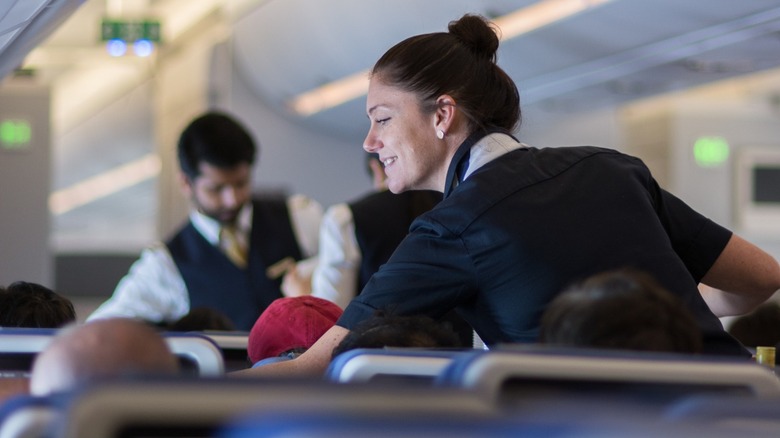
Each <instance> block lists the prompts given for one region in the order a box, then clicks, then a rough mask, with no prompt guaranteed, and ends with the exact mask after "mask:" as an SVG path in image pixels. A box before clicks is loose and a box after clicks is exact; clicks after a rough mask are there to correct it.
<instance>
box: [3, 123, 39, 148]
mask: <svg viewBox="0 0 780 438" xmlns="http://www.w3.org/2000/svg"><path fill="white" fill-rule="evenodd" d="M31 138H32V130H31V129H30V123H29V122H28V121H27V120H22V119H7V120H3V121H2V122H0V147H2V148H3V149H5V150H22V149H27V148H28V147H29V146H30V139H31Z"/></svg>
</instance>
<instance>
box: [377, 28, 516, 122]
mask: <svg viewBox="0 0 780 438" xmlns="http://www.w3.org/2000/svg"><path fill="white" fill-rule="evenodd" d="M448 30H449V32H437V33H429V34H423V35H417V36H413V37H411V38H407V39H406V40H404V41H401V42H400V43H398V44H396V45H395V46H393V47H392V48H390V50H388V51H387V52H385V54H384V55H382V57H381V58H380V59H379V61H377V63H376V64H375V65H374V68H373V69H372V70H371V76H372V77H376V76H379V77H380V78H381V81H382V82H383V83H386V84H388V85H394V86H398V87H400V88H402V89H404V90H406V91H410V92H413V93H416V94H417V95H418V96H419V98H420V102H421V104H422V109H423V111H425V112H431V111H434V110H435V109H436V107H435V99H436V98H437V97H439V96H441V95H442V94H449V95H450V96H452V97H453V98H454V99H455V101H456V105H457V106H458V108H459V109H460V110H461V112H462V113H463V114H464V115H465V116H466V117H467V118H468V119H469V121H470V124H471V128H472V129H474V130H484V129H486V128H502V129H505V130H507V131H512V130H514V129H515V128H516V127H517V126H518V125H519V124H520V118H521V114H520V95H519V93H518V91H517V86H516V85H515V83H514V81H512V79H511V78H510V77H509V76H508V75H507V74H506V72H504V70H502V69H501V68H500V67H499V66H498V65H497V64H496V59H497V57H496V51H497V50H498V35H497V34H496V31H495V30H494V29H493V27H492V26H491V24H490V23H489V22H488V21H487V20H486V19H485V18H483V17H481V16H478V15H471V14H466V15H464V16H463V17H462V18H460V19H459V20H457V21H452V22H450V23H449V26H448Z"/></svg>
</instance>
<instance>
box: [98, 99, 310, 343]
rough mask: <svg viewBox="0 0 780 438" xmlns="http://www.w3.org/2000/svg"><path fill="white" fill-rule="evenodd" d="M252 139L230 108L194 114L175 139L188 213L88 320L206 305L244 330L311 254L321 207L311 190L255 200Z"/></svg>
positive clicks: (156, 318)
mask: <svg viewBox="0 0 780 438" xmlns="http://www.w3.org/2000/svg"><path fill="white" fill-rule="evenodd" d="M256 153H257V148H256V146H255V142H254V140H253V139H252V136H251V134H250V133H249V131H248V130H247V129H246V128H245V127H244V126H243V125H241V124H240V123H239V122H238V121H237V120H235V119H234V118H233V117H231V116H229V115H227V114H223V113H219V112H210V113H206V114H204V115H202V116H200V117H197V118H196V119H194V120H193V121H192V122H191V123H190V124H189V125H188V126H187V127H186V128H185V129H184V131H183V132H182V134H181V136H180V138H179V144H178V157H179V166H180V170H181V174H180V178H181V183H182V191H183V193H184V194H185V196H186V197H187V198H188V199H189V200H190V202H191V205H192V211H191V213H190V216H189V220H188V221H187V223H185V224H184V225H183V226H182V227H181V228H180V229H179V230H178V231H177V232H176V233H175V234H174V235H173V236H172V237H171V238H170V239H168V240H167V241H166V242H165V243H164V244H159V245H156V246H154V247H152V248H149V249H147V250H145V251H144V252H143V253H142V254H141V258H140V259H139V260H138V261H137V262H136V263H135V264H134V265H133V266H132V267H131V268H130V272H129V273H128V275H126V276H125V277H124V278H123V279H122V280H121V281H120V282H119V284H118V285H117V288H116V290H115V291H114V295H113V296H112V297H111V298H110V299H109V300H108V301H106V302H105V303H103V305H101V306H100V307H99V308H98V309H97V310H96V311H95V312H94V313H92V315H90V316H89V318H88V320H90V321H91V320H95V319H99V318H108V317H134V318H142V319H144V320H147V321H150V322H153V323H156V324H162V325H164V324H168V323H171V322H173V321H176V320H178V319H179V318H181V317H183V316H184V315H186V314H187V313H188V312H189V311H190V309H194V308H197V307H210V308H213V309H215V310H217V311H219V312H222V313H224V314H225V315H227V316H228V317H229V318H230V320H231V321H232V323H233V324H234V325H235V326H236V327H237V328H238V329H239V330H249V329H250V328H251V327H252V324H254V322H255V320H256V319H257V317H258V316H259V315H260V313H261V312H262V311H263V310H264V309H265V308H266V307H267V306H268V305H269V304H270V303H271V302H272V301H273V300H275V299H276V298H280V297H281V296H282V294H281V291H280V285H281V275H282V273H283V272H284V267H285V266H287V265H289V264H292V263H294V262H295V261H296V260H301V259H303V258H308V257H311V256H314V255H316V253H317V249H318V245H317V241H318V238H319V235H318V233H319V223H320V218H321V216H322V208H321V206H320V205H319V204H318V203H316V202H315V201H313V200H312V199H310V198H307V197H304V196H302V195H296V196H292V197H289V198H286V199H284V198H278V199H277V198H272V199H269V198H264V199H252V193H251V191H252V185H251V175H252V166H253V164H254V162H255V155H256Z"/></svg>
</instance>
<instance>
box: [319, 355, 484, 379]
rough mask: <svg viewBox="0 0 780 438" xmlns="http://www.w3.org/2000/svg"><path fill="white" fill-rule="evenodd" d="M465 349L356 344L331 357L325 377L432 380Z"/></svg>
mask: <svg viewBox="0 0 780 438" xmlns="http://www.w3.org/2000/svg"><path fill="white" fill-rule="evenodd" d="M469 351H472V350H471V349H469V350H449V349H421V348H357V349H354V350H349V351H345V352H344V353H341V354H340V355H338V356H336V357H334V358H333V360H331V362H330V365H329V366H328V369H327V370H326V372H325V377H326V378H327V379H329V380H331V381H334V382H369V381H379V380H392V381H395V382H409V383H425V384H428V383H432V382H433V381H434V380H435V377H436V376H437V375H438V374H439V373H440V372H441V371H442V370H444V368H445V367H446V366H447V365H448V364H449V363H450V362H451V361H452V359H453V358H454V357H456V356H458V355H461V354H465V353H467V352H469Z"/></svg>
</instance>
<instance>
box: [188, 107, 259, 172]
mask: <svg viewBox="0 0 780 438" xmlns="http://www.w3.org/2000/svg"><path fill="white" fill-rule="evenodd" d="M256 151H257V147H256V145H255V142H254V140H253V139H252V136H251V135H250V134H249V131H247V130H246V128H244V126H243V125H241V124H240V123H239V122H238V121H236V120H235V119H234V118H232V117H230V116H228V115H227V114H223V113H219V112H210V113H206V114H204V115H202V116H200V117H198V118H196V119H195V120H193V121H192V122H190V124H189V125H188V126H187V127H186V128H185V129H184V131H183V132H182V133H181V136H180V137H179V145H178V156H179V167H180V168H181V171H182V172H183V173H184V174H185V175H186V176H187V178H189V179H190V181H193V180H195V178H197V177H198V175H200V169H199V168H198V167H199V166H200V163H201V162H206V163H208V164H210V165H212V166H215V167H219V168H222V169H229V168H232V167H235V166H237V165H239V164H241V163H247V164H250V165H251V164H252V163H254V161H255V154H256Z"/></svg>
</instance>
